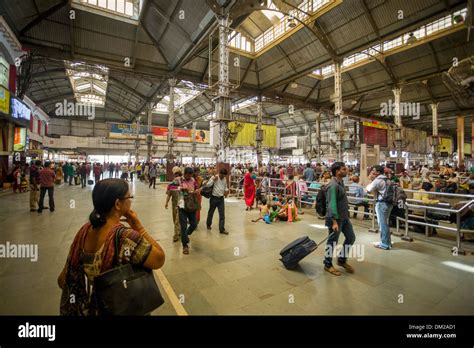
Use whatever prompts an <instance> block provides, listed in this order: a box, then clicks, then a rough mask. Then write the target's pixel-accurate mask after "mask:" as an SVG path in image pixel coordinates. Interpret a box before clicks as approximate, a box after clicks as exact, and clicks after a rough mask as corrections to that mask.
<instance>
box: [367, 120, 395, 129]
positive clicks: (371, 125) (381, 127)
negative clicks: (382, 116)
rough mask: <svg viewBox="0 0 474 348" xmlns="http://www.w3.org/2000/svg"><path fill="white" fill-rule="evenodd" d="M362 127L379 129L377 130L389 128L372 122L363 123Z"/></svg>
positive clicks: (383, 124)
mask: <svg viewBox="0 0 474 348" xmlns="http://www.w3.org/2000/svg"><path fill="white" fill-rule="evenodd" d="M362 125H363V126H366V127H373V128H379V129H388V128H389V127H388V126H387V125H386V124H385V123H380V122H377V121H372V122H368V121H364V122H362Z"/></svg>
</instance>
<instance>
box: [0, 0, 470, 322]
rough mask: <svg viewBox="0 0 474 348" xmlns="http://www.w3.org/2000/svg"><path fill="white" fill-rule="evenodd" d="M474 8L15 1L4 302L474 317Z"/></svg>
mask: <svg viewBox="0 0 474 348" xmlns="http://www.w3.org/2000/svg"><path fill="white" fill-rule="evenodd" d="M473 11H474V7H473V2H472V1H470V0H469V1H467V0H261V1H259V0H22V1H16V0H15V1H8V0H0V130H1V131H0V226H1V227H0V314H1V315H9V316H10V315H11V316H14V315H53V316H56V315H60V314H61V315H81V314H99V315H100V314H101V313H104V312H101V311H104V310H105V309H104V308H105V307H107V306H105V305H103V303H102V302H101V300H96V298H99V297H100V296H101V295H100V292H101V291H102V290H101V288H100V284H101V283H100V281H97V280H100V279H104V274H105V272H106V271H108V270H111V269H112V268H113V267H115V266H114V265H116V264H115V263H114V262H115V261H117V262H119V263H122V264H125V263H132V264H133V265H134V267H135V266H136V267H141V269H146V270H149V269H151V270H152V271H151V272H148V273H147V272H145V273H146V274H149V275H152V278H154V282H155V283H156V285H157V286H158V289H159V293H161V296H162V298H163V300H164V303H163V304H160V305H155V306H154V307H153V306H152V307H150V308H151V309H153V310H152V311H151V315H153V316H155V315H156V316H164V315H169V316H175V315H178V316H185V315H212V316H214V315H297V316H315V315H385V316H389V315H437V316H446V315H474V291H473V289H474V256H473V253H474V148H473V146H474V142H473V140H474V133H473V132H474V117H473V116H474V44H473V36H474V30H473V28H474V16H473ZM394 197H396V198H394ZM117 226H119V227H117ZM116 230H117V231H121V232H120V233H118V232H116ZM334 235H337V236H338V243H339V244H338V247H335V245H336V244H331V243H332V242H330V241H332V240H333V236H334ZM303 237H309V239H306V240H305V243H310V244H305V245H303V244H302V242H301V243H300V241H301V240H302V238H303ZM327 238H329V239H328V240H327ZM294 241H297V243H296V242H294ZM387 241H388V244H387ZM336 242H337V241H336ZM343 242H344V244H343ZM295 243H296V244H295ZM298 243H299V244H298ZM308 245H310V246H309V247H308ZM287 246H288V247H287ZM300 247H301V249H297V248H300ZM333 248H336V249H335V250H334V252H333V250H332V249H333ZM303 249H304V250H305V253H304V255H303V254H301V258H300V259H298V260H296V261H295V262H296V263H295V264H292V265H291V267H290V266H289V264H288V263H287V262H286V257H290V256H291V257H295V254H297V253H298V252H299V251H300V250H303ZM130 250H131V252H130ZM296 250H298V252H297V251H296ZM336 252H337V253H338V256H337V255H336ZM127 253H128V254H127ZM328 253H329V256H328ZM290 254H291V255H290ZM124 260H126V261H124ZM331 260H332V261H331ZM331 262H332V263H331ZM134 269H137V268H134ZM145 273H144V274H145ZM123 284H124V288H126V287H127V286H126V282H125V280H124V283H123ZM78 289H79V290H78ZM91 294H92V295H91ZM76 295H77V298H76ZM71 296H72V297H71ZM71 298H72V299H73V300H71ZM76 301H77V302H76ZM143 301H145V300H143ZM66 302H67V303H66ZM145 302H146V301H145ZM104 306H105V307H104ZM103 307H104V308H103ZM149 313H150V312H147V314H149ZM141 314H143V313H141Z"/></svg>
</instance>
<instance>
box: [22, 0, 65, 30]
mask: <svg viewBox="0 0 474 348" xmlns="http://www.w3.org/2000/svg"><path fill="white" fill-rule="evenodd" d="M67 4H68V0H63V1H61V2H60V3H58V4H56V5H54V6H53V7H51V8H50V9H48V10H46V11H44V12H42V13H40V14H39V15H38V17H36V18H35V19H33V20H32V21H31V22H30V23H28V24H27V25H25V26H24V27H23V29H21V30H20V36H23V35H25V33H26V32H27V31H28V30H30V29H31V28H33V27H35V26H37V25H38V24H40V23H41V22H42V21H44V20H45V19H46V18H48V17H49V16H51V15H53V14H54V13H56V12H58V11H59V10H60V9H62V8H63V7H64V6H66V5H67Z"/></svg>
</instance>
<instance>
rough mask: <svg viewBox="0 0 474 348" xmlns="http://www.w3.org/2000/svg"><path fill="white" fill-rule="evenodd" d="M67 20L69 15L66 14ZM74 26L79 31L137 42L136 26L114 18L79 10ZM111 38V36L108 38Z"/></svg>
mask: <svg viewBox="0 0 474 348" xmlns="http://www.w3.org/2000/svg"><path fill="white" fill-rule="evenodd" d="M65 17H66V19H68V17H69V13H68V12H67V11H66V13H65ZM74 23H75V24H74V26H75V27H77V28H78V29H79V28H80V29H83V30H90V31H93V32H96V33H97V34H99V33H104V34H107V35H110V36H115V37H117V38H122V40H123V39H127V40H131V41H135V32H136V28H137V27H136V26H135V25H133V24H129V23H126V22H122V21H119V20H116V19H113V18H109V17H105V16H101V15H96V14H94V13H90V12H86V11H79V10H77V13H76V19H75V22H74ZM107 37H109V36H107Z"/></svg>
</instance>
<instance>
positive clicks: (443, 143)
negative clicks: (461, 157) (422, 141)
mask: <svg viewBox="0 0 474 348" xmlns="http://www.w3.org/2000/svg"><path fill="white" fill-rule="evenodd" d="M438 151H439V152H447V153H448V154H450V155H451V154H452V153H453V140H452V139H451V138H440V139H439V145H438Z"/></svg>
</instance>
